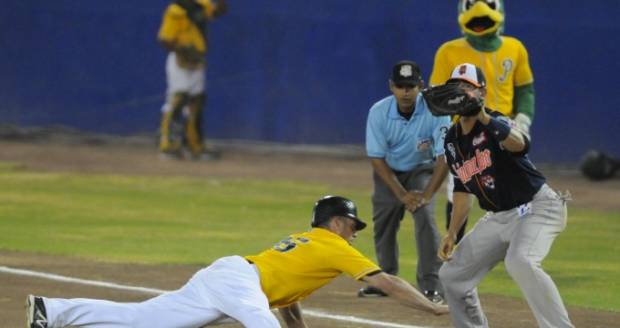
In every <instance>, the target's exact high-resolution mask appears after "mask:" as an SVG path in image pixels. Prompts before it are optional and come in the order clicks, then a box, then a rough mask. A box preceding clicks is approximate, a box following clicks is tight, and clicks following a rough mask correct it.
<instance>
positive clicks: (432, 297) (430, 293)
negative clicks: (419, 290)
mask: <svg viewBox="0 0 620 328" xmlns="http://www.w3.org/2000/svg"><path fill="white" fill-rule="evenodd" d="M423 294H424V296H426V298H427V299H428V300H429V301H431V302H433V303H437V304H442V303H443V297H441V295H440V294H439V293H438V292H437V291H435V290H425V291H424V293H423Z"/></svg>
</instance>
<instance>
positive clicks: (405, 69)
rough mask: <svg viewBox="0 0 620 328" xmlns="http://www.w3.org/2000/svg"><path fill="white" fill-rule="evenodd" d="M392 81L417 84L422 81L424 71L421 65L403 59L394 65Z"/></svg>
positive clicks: (411, 84) (410, 84)
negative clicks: (421, 69)
mask: <svg viewBox="0 0 620 328" xmlns="http://www.w3.org/2000/svg"><path fill="white" fill-rule="evenodd" d="M391 80H392V82H394V83H395V84H404V85H409V86H416V85H419V84H420V83H422V73H421V71H420V66H418V64H416V62H413V61H410V60H401V61H399V62H398V63H396V64H395V65H394V67H392V77H391Z"/></svg>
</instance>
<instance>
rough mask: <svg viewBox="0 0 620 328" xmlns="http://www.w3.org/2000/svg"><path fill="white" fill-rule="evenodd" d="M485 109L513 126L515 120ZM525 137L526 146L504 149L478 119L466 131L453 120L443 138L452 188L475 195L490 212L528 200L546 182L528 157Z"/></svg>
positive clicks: (527, 144) (513, 206)
mask: <svg viewBox="0 0 620 328" xmlns="http://www.w3.org/2000/svg"><path fill="white" fill-rule="evenodd" d="M487 112H489V114H491V116H494V117H496V118H498V119H499V120H500V121H502V122H505V123H506V124H509V125H511V126H512V127H513V128H514V123H513V122H512V121H511V120H509V119H508V118H507V117H505V116H503V115H501V114H500V113H499V112H495V111H491V110H487ZM524 138H526V146H525V149H523V151H521V152H518V153H512V152H509V151H507V150H505V149H503V148H502V147H501V146H500V144H499V142H498V141H497V139H495V137H494V136H493V135H492V134H491V132H490V131H489V130H487V129H486V127H485V126H484V125H483V124H482V123H480V121H476V124H475V125H474V127H473V128H472V130H471V131H470V132H469V133H468V134H466V135H463V130H462V129H461V125H460V124H459V123H457V124H454V125H453V126H452V127H451V128H450V130H448V133H447V135H446V139H445V149H446V161H447V162H448V166H449V167H450V171H451V172H452V174H453V175H454V192H467V193H470V194H474V195H476V197H478V202H479V203H480V207H481V208H483V209H485V210H487V211H492V212H499V211H506V210H509V209H512V208H515V207H517V206H519V205H522V204H525V203H528V202H530V201H531V200H532V199H533V198H534V195H535V194H536V193H537V192H538V190H539V189H540V187H542V185H543V184H544V183H545V177H544V176H543V175H542V174H541V173H540V172H538V170H536V168H535V167H534V164H532V162H531V161H530V160H529V158H528V157H527V152H528V150H529V140H527V137H526V136H524Z"/></svg>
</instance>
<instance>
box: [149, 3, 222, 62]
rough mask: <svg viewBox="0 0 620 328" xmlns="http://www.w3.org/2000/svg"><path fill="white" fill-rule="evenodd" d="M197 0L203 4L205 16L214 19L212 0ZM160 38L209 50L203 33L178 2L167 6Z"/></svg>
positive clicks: (197, 48)
mask: <svg viewBox="0 0 620 328" xmlns="http://www.w3.org/2000/svg"><path fill="white" fill-rule="evenodd" d="M195 1H196V2H197V3H199V4H201V5H202V7H203V8H204V14H205V16H206V17H207V18H208V19H212V18H213V13H214V11H215V8H216V7H215V5H214V4H213V3H212V2H211V1H210V0H195ZM158 38H159V39H160V40H162V41H168V42H175V43H177V44H178V45H179V46H187V47H189V46H193V47H194V48H196V50H198V51H200V52H202V53H206V52H207V42H206V40H205V39H204V37H203V36H202V33H201V32H200V30H199V29H198V27H196V25H195V24H194V23H192V21H190V20H189V18H188V17H187V13H186V11H185V9H183V7H181V6H179V5H178V4H176V3H173V4H171V5H169V6H168V7H167V8H166V11H165V12H164V18H163V21H162V24H161V27H160V29H159V35H158Z"/></svg>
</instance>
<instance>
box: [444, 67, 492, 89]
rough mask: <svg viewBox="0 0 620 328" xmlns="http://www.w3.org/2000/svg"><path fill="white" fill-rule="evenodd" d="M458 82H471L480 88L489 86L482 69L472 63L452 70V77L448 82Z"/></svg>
mask: <svg viewBox="0 0 620 328" xmlns="http://www.w3.org/2000/svg"><path fill="white" fill-rule="evenodd" d="M458 80H462V81H466V82H469V83H471V84H473V85H475V86H476V87H478V88H484V87H486V86H487V81H486V79H485V78H484V74H483V73H482V70H481V69H480V67H478V66H476V65H474V64H470V63H463V64H460V65H456V67H455V68H454V70H452V75H450V79H449V80H448V82H450V81H458Z"/></svg>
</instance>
